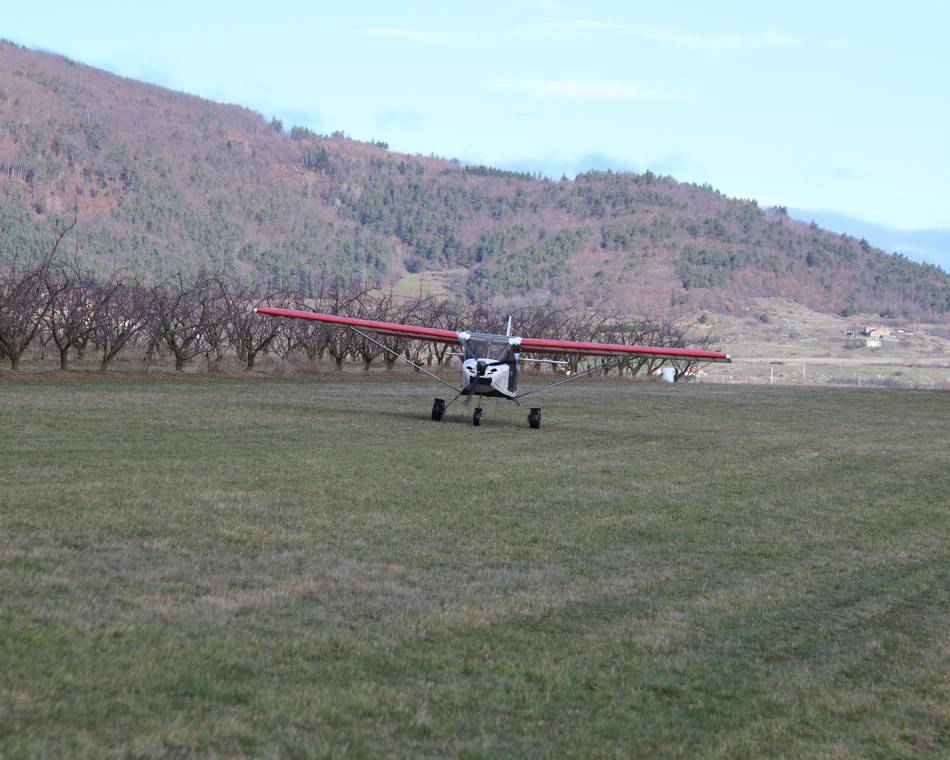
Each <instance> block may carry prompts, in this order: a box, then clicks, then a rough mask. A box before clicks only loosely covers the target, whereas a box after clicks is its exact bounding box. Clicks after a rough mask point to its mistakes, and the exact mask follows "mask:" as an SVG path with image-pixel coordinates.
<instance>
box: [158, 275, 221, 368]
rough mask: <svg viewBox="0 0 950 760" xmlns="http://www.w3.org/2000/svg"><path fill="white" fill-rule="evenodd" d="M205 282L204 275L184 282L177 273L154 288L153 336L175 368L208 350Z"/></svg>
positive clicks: (206, 282) (183, 366) (206, 291)
mask: <svg viewBox="0 0 950 760" xmlns="http://www.w3.org/2000/svg"><path fill="white" fill-rule="evenodd" d="M208 298H209V283H208V280H207V279H206V278H205V277H198V278H197V279H196V280H195V281H194V282H192V283H189V284H188V285H186V284H185V282H184V280H183V279H182V277H181V275H179V276H178V277H177V278H175V279H174V280H172V281H171V282H167V283H163V284H162V285H159V286H158V287H157V288H155V290H154V308H155V327H156V335H157V337H158V338H159V339H160V340H161V342H162V343H164V344H165V345H166V346H167V347H168V350H169V351H171V352H172V355H173V356H174V357H175V370H176V371H178V372H182V371H184V369H185V363H186V362H188V361H190V360H191V359H193V358H195V357H196V356H201V355H203V354H206V353H207V352H208V351H210V350H211V349H210V346H209V344H208V341H207V340H206V333H207V329H208V325H207V324H206V322H205V320H206V318H207V315H206V311H207V309H208Z"/></svg>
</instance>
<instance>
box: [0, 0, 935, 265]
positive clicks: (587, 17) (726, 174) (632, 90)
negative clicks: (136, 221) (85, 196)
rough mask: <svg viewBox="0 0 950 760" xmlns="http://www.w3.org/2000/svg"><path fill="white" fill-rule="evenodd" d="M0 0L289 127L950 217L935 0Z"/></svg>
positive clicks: (65, 46)
mask: <svg viewBox="0 0 950 760" xmlns="http://www.w3.org/2000/svg"><path fill="white" fill-rule="evenodd" d="M0 11H2V12H0V36H3V37H7V38H9V39H12V40H13V41H15V42H19V43H21V44H24V45H27V46H28V47H36V48H42V49H46V50H51V51H55V52H60V53H63V54H65V55H68V56H70V57H71V58H75V59H76V60H79V61H82V62H85V63H89V64H92V65H95V66H100V67H103V68H106V69H109V70H110V71H113V72H116V73H119V74H122V75H125V76H130V77H134V78H137V79H144V80H147V81H151V82H155V83H157V84H161V85H165V86H168V87H172V88H175V89H178V90H184V91H186V92H191V93H195V94H198V95H202V96H204V97H207V98H211V99H214V100H223V101H228V102H234V103H241V104H243V105H247V106H249V107H250V108H253V109H255V110H257V111H260V112H261V113H263V114H264V115H265V116H267V117H270V116H272V115H276V116H278V117H280V118H282V119H283V120H284V122H285V124H286V125H287V126H288V127H290V126H291V125H293V124H299V125H303V126H308V127H311V128H313V129H315V130H317V131H319V132H332V131H334V130H342V131H344V132H346V133H347V134H349V135H351V136H353V137H356V138H360V139H380V140H385V141H387V142H388V143H389V144H390V146H391V147H392V148H393V149H396V150H402V151H406V152H409V153H423V154H429V153H435V154H437V155H441V156H447V157H454V158H459V159H461V160H463V161H467V162H478V163H488V164H492V165H496V166H505V167H512V168H519V169H527V170H531V171H541V172H543V173H545V174H548V175H550V176H554V177H560V176H561V174H568V175H569V176H573V174H574V173H576V172H577V171H581V170H584V169H587V168H614V169H633V170H639V171H642V170H644V169H648V168H649V169H652V170H653V171H655V172H659V173H663V174H670V175H672V176H674V177H676V178H677V179H681V180H687V181H692V182H708V183H709V184H711V185H713V186H714V187H716V188H718V189H720V190H722V191H723V192H725V193H727V194H728V195H733V196H740V197H754V198H757V199H758V200H759V201H760V202H761V203H763V204H768V205H772V204H782V205H787V206H790V207H795V208H800V209H823V210H830V211H834V212H836V213H837V214H839V215H847V216H850V217H856V218H859V219H863V220H867V221H870V222H874V223H876V224H879V225H885V226H888V227H894V228H901V229H905V230H912V229H921V228H929V229H948V228H950V206H948V201H950V148H948V137H947V135H948V134H950V97H948V95H947V92H948V82H950V52H948V49H950V46H948V44H947V32H948V31H950V2H943V1H938V0H931V2H919V1H915V0H908V1H905V2H902V3H893V2H874V0H870V1H865V2H827V0H825V1H824V2H811V1H810V0H799V1H798V2H795V3H763V2H716V3H703V2H676V3H668V4H661V3H655V2H651V3H639V2H606V1H598V0H589V1H588V2H567V1H564V2H560V1H558V0H523V1H521V2H519V1H518V0H507V1H505V2H494V1H493V0H483V1H482V2H479V3H464V4H462V3H447V2H445V1H444V0H442V2H411V1H407V0H404V1H403V2H399V3H384V2H350V3H321V2H295V1H293V0H291V1H290V2H281V3H272V4H266V3H261V2H259V1H258V2H240V1H236V0H231V2H195V0H191V1H190V2H180V1H179V0H168V1H166V2H148V3H146V2H141V3H136V2H128V1H127V2H114V1H109V0H85V1H84V2H82V3H77V2H75V1H69V2H67V1H54V0H32V1H31V2H30V3H23V2H21V0H15V1H13V0H0ZM947 261H950V257H948V259H947Z"/></svg>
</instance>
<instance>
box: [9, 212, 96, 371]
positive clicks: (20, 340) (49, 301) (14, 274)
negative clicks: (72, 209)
mask: <svg viewBox="0 0 950 760" xmlns="http://www.w3.org/2000/svg"><path fill="white" fill-rule="evenodd" d="M76 220H77V217H76V215H75V214H74V215H73V221H72V223H71V224H70V225H69V226H67V227H66V228H64V229H63V230H62V231H61V232H60V233H59V235H58V236H57V238H56V242H55V243H53V247H52V249H51V250H50V252H49V253H48V254H46V255H45V256H43V257H42V258H41V259H40V260H39V261H38V262H36V263H34V264H33V265H32V266H25V267H22V268H18V267H17V265H16V263H15V262H14V263H13V264H11V265H10V266H9V267H8V268H7V269H6V270H5V271H3V272H2V273H0V351H2V352H3V354H4V355H5V356H6V357H7V358H8V359H9V360H10V368H11V369H14V370H15V369H19V368H20V359H21V358H22V356H23V353H24V352H25V351H26V349H27V348H28V347H29V345H30V343H32V342H33V338H35V337H36V333H37V331H38V330H39V329H40V327H41V326H42V325H43V323H44V321H45V319H46V315H47V314H48V313H49V310H50V308H51V307H52V305H53V298H54V296H55V295H58V293H53V292H51V291H50V289H49V288H48V287H47V273H48V270H49V266H50V262H51V261H52V260H53V257H54V256H55V255H56V250H57V249H58V248H59V244H60V243H61V242H62V241H63V238H64V237H66V234H67V233H68V232H69V231H70V230H72V229H73V227H75V226H76Z"/></svg>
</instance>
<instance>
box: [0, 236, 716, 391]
mask: <svg viewBox="0 0 950 760" xmlns="http://www.w3.org/2000/svg"><path fill="white" fill-rule="evenodd" d="M74 224H75V221H74V222H73V225H74ZM73 225H70V226H69V227H67V228H66V229H65V230H64V231H63V232H62V233H61V234H60V235H59V237H58V238H57V240H56V242H55V244H54V246H53V247H52V250H51V251H50V252H49V253H48V254H47V255H45V256H43V257H41V258H40V259H38V260H35V261H33V262H32V263H27V264H18V263H17V262H13V263H10V264H7V265H4V266H2V268H0V359H6V360H7V361H9V363H10V367H11V368H12V369H14V370H16V369H18V368H19V367H20V364H21V361H22V359H23V357H24V355H25V354H26V352H27V350H28V349H30V347H31V346H33V347H34V348H35V347H36V346H37V345H39V346H40V347H41V348H42V349H43V351H44V354H45V352H46V350H55V352H56V353H58V356H59V362H60V368H61V369H62V370H67V369H69V368H70V366H71V362H72V361H74V360H76V359H83V360H86V359H88V358H90V357H95V359H96V361H97V362H98V365H99V368H100V369H101V370H108V369H109V368H110V366H111V365H112V363H113V362H114V361H115V360H116V359H117V358H118V357H119V356H125V355H129V354H131V353H134V352H138V357H139V360H140V361H141V362H142V365H143V366H144V368H145V369H148V367H149V366H150V365H151V364H152V363H153V362H154V361H156V360H157V359H158V358H159V356H160V355H163V356H167V357H168V358H169V359H170V360H173V361H174V364H175V369H176V370H178V371H182V370H184V369H185V367H186V365H188V364H189V363H190V362H193V361H196V360H201V359H204V360H205V361H206V363H207V367H208V368H209V369H210V370H212V371H214V370H219V369H221V368H222V367H223V366H224V362H225V360H227V359H233V358H235V357H236V358H237V360H238V361H239V362H240V364H241V366H242V367H243V368H244V369H246V370H254V368H255V366H257V363H258V361H259V359H260V358H261V357H262V356H265V355H266V356H273V357H277V358H278V359H281V360H284V361H290V360H296V359H301V358H302V359H305V360H306V361H308V362H312V363H319V362H332V364H333V365H334V366H335V367H336V368H337V369H342V368H343V366H344V364H347V363H357V364H359V365H361V366H362V368H363V369H365V370H367V371H369V370H370V369H371V367H372V366H373V365H374V364H376V365H377V366H378V365H379V364H382V365H383V366H385V367H386V369H388V370H391V369H392V368H393V366H394V365H395V364H396V362H397V361H399V360H398V358H397V357H396V356H395V355H394V353H391V352H395V353H398V354H403V355H405V356H407V357H408V358H410V359H411V360H412V361H413V362H415V363H417V364H420V365H425V366H429V367H432V366H435V367H439V368H442V367H444V366H445V365H446V364H447V363H448V362H449V361H450V360H451V358H452V357H453V356H454V352H452V351H450V350H449V347H448V346H445V345H439V344H428V343H419V342H416V341H408V340H405V339H401V338H396V337H384V338H380V339H379V341H378V342H376V343H374V342H370V341H367V340H366V339H365V338H363V337H362V336H360V335H359V334H357V333H355V332H353V331H351V330H346V329H340V328H331V327H328V326H326V325H323V324H320V323H317V322H310V321H305V320H289V319H275V318H272V317H264V316H260V315H258V314H256V313H255V312H254V309H255V308H258V307H262V306H272V307H282V308H297V309H301V310H308V311H322V312H327V313H332V314H341V315H345V316H351V317H358V318H363V319H372V320H379V321H385V322H398V323H404V324H420V325H426V326H430V327H439V328H443V329H448V330H463V329H465V330H469V331H475V332H498V331H502V330H503V329H504V328H503V325H504V323H505V320H506V319H507V315H508V313H509V312H508V311H506V310H504V309H503V308H501V307H499V306H496V305H492V304H485V303H482V304H477V305H473V304H471V303H468V302H464V301H455V300H452V299H449V298H445V297H436V296H428V295H418V296H414V297H403V296H398V295H396V294H394V293H393V292H392V291H385V290H380V289H374V288H369V287H367V286H366V285H365V284H364V283H363V282H362V281H361V280H360V279H358V278H351V279H343V278H339V277H336V278H331V277H326V276H321V277H319V278H318V279H317V280H316V281H311V282H310V283H307V284H306V286H305V287H298V288H287V287H283V286H272V285H269V284H267V283H264V282H261V281H260V280H252V281H248V280H242V279H240V278H237V277H235V276H233V275H227V274H222V273H210V272H200V273H198V274H193V275H189V276H188V277H187V278H186V277H185V276H183V275H178V276H176V277H172V278H169V279H166V280H164V281H162V282H159V283H157V284H147V283H146V282H145V281H143V280H141V279H139V278H137V277H136V276H135V275H134V274H133V273H131V272H130V271H129V270H123V269H115V270H114V271H113V272H112V273H111V274H110V275H108V276H106V277H102V276H101V275H99V276H91V275H89V274H87V273H86V272H84V271H83V268H82V265H81V264H80V261H79V258H78V256H72V257H69V256H57V251H58V249H59V247H60V244H61V243H62V241H63V239H64V237H65V235H66V234H67V233H68V232H69V230H70V229H72V226H73ZM512 316H513V317H514V322H515V324H516V325H517V327H518V331H519V333H520V334H523V335H530V336H532V337H538V338H560V339H564V340H580V341H600V342H608V343H624V344H637V345H656V346H675V347H685V346H687V345H694V346H700V347H706V346H707V345H708V343H709V340H710V338H709V335H708V334H706V335H699V334H691V333H690V331H689V330H688V329H687V328H686V327H684V326H682V325H680V324H679V323H676V322H673V321H666V320H653V319H646V318H630V317H628V316H625V315H622V314H617V313H604V312H597V311H593V310H583V311H568V310H564V309H561V308H557V307H554V306H532V307H526V308H520V309H518V310H517V311H515V312H514V313H513V315H512ZM380 343H382V344H383V345H384V346H385V347H386V348H388V349H389V351H387V350H385V349H384V348H382V347H381V346H380V345H379V344H380ZM563 359H564V360H565V361H566V362H567V364H566V365H559V366H557V368H556V370H557V371H574V372H576V371H577V370H578V362H579V361H582V360H579V358H578V357H576V356H570V355H567V356H564V357H563ZM662 363H663V361H662V360H656V359H651V360H648V359H630V360H628V361H627V362H625V363H624V364H623V365H622V366H621V367H620V368H619V371H620V372H621V373H626V374H637V373H639V372H652V371H656V370H657V369H658V367H659V366H660V365H661V364H662ZM673 364H674V367H675V368H676V373H677V375H678V376H683V375H684V374H686V373H688V372H689V371H691V370H692V368H693V367H694V366H695V364H694V363H691V362H685V361H684V362H673ZM604 369H605V371H608V366H607V365H606V363H605V364H604Z"/></svg>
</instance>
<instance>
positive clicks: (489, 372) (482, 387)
mask: <svg viewBox="0 0 950 760" xmlns="http://www.w3.org/2000/svg"><path fill="white" fill-rule="evenodd" d="M510 377H511V367H510V366H509V365H508V364H506V363H503V362H498V361H495V360H493V359H466V360H465V361H464V362H463V363H462V387H463V388H468V387H470V386H471V388H472V392H473V393H476V394H478V395H480V396H486V395H489V394H492V392H493V391H494V392H497V393H500V394H501V395H503V396H514V395H515V394H514V391H512V390H509V389H508V384H509V380H510ZM473 383H474V384H473Z"/></svg>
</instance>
